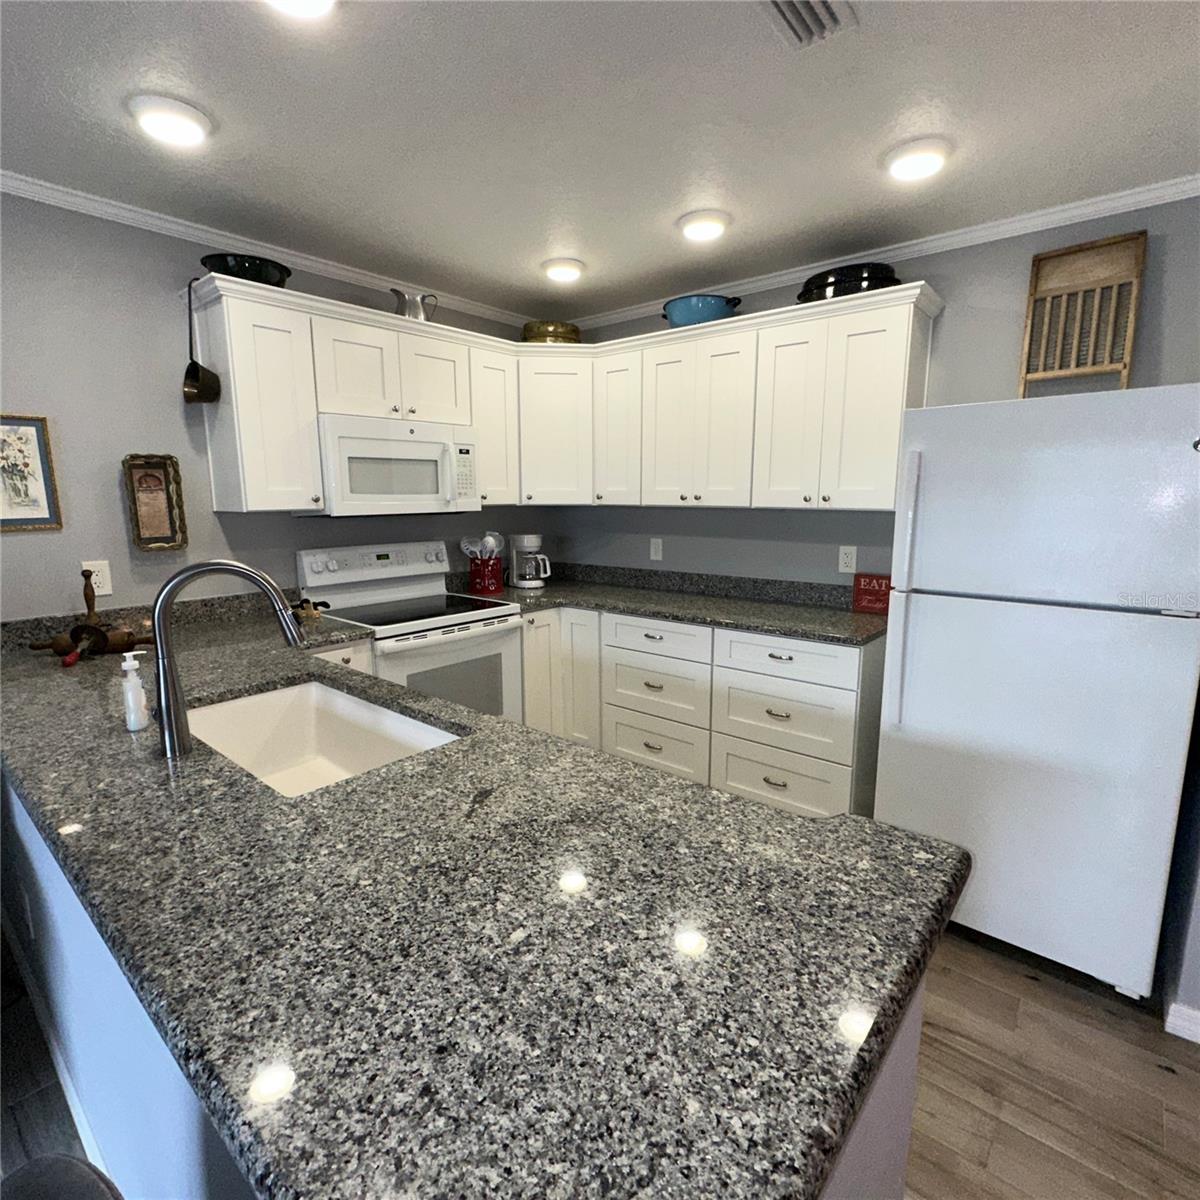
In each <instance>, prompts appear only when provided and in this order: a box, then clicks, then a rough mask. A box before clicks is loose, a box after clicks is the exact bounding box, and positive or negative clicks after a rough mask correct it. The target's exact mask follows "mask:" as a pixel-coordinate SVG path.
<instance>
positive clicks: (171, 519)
mask: <svg viewBox="0 0 1200 1200" xmlns="http://www.w3.org/2000/svg"><path fill="white" fill-rule="evenodd" d="M121 468H122V471H123V472H124V475H125V497H126V499H127V500H128V502H129V527H130V529H131V531H132V533H133V544H134V545H135V546H137V547H138V549H139V550H182V549H183V547H184V546H186V545H187V521H186V520H184V516H183V482H182V480H181V479H180V477H179V460H178V459H177V458H176V457H175V456H174V455H173V454H127V455H126V456H125V457H124V459H122V461H121Z"/></svg>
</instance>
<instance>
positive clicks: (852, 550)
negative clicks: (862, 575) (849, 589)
mask: <svg viewBox="0 0 1200 1200" xmlns="http://www.w3.org/2000/svg"><path fill="white" fill-rule="evenodd" d="M838 570H839V571H840V572H841V573H842V574H843V575H853V574H854V572H855V571H857V570H858V547H857V546H839V547H838Z"/></svg>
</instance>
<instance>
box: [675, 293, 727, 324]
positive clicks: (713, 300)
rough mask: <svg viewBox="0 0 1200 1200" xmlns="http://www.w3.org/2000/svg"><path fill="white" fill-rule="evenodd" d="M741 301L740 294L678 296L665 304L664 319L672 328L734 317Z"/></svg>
mask: <svg viewBox="0 0 1200 1200" xmlns="http://www.w3.org/2000/svg"><path fill="white" fill-rule="evenodd" d="M741 302H742V298H741V297H740V296H707V295H699V294H697V295H693V296H676V297H675V299H674V300H668V301H667V302H666V303H665V304H664V305H663V320H664V321H666V322H667V323H668V324H669V325H670V326H671V328H672V329H675V328H677V327H678V326H680V325H701V324H703V323H704V322H705V321H718V320H720V319H721V318H722V317H732V316H733V313H734V310H735V309H736V308H737V306H738V305H739V304H741Z"/></svg>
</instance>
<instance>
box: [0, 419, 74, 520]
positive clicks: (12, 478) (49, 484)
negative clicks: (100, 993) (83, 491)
mask: <svg viewBox="0 0 1200 1200" xmlns="http://www.w3.org/2000/svg"><path fill="white" fill-rule="evenodd" d="M0 481H2V482H0V531H2V532H4V533H33V532H35V531H39V530H45V529H61V528H62V510H61V509H60V508H59V507H58V486H57V484H56V483H55V482H54V460H53V459H52V458H51V457H50V434H49V433H48V432H47V429H46V418H45V417H13V416H7V415H0Z"/></svg>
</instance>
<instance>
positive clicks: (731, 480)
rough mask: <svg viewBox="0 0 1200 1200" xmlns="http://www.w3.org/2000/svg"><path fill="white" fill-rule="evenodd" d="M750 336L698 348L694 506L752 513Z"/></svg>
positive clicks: (729, 336)
mask: <svg viewBox="0 0 1200 1200" xmlns="http://www.w3.org/2000/svg"><path fill="white" fill-rule="evenodd" d="M756 346H757V337H756V335H755V334H754V333H753V332H752V331H746V332H744V333H730V334H725V335H724V336H721V337H708V338H702V339H701V340H700V341H699V342H697V343H696V402H695V423H696V425H695V442H694V446H693V450H692V455H693V459H692V461H693V467H692V471H693V474H692V501H693V502H694V503H696V504H699V505H703V506H705V507H724V508H748V507H749V506H750V475H751V465H752V461H753V455H754V358H755V350H756Z"/></svg>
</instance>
